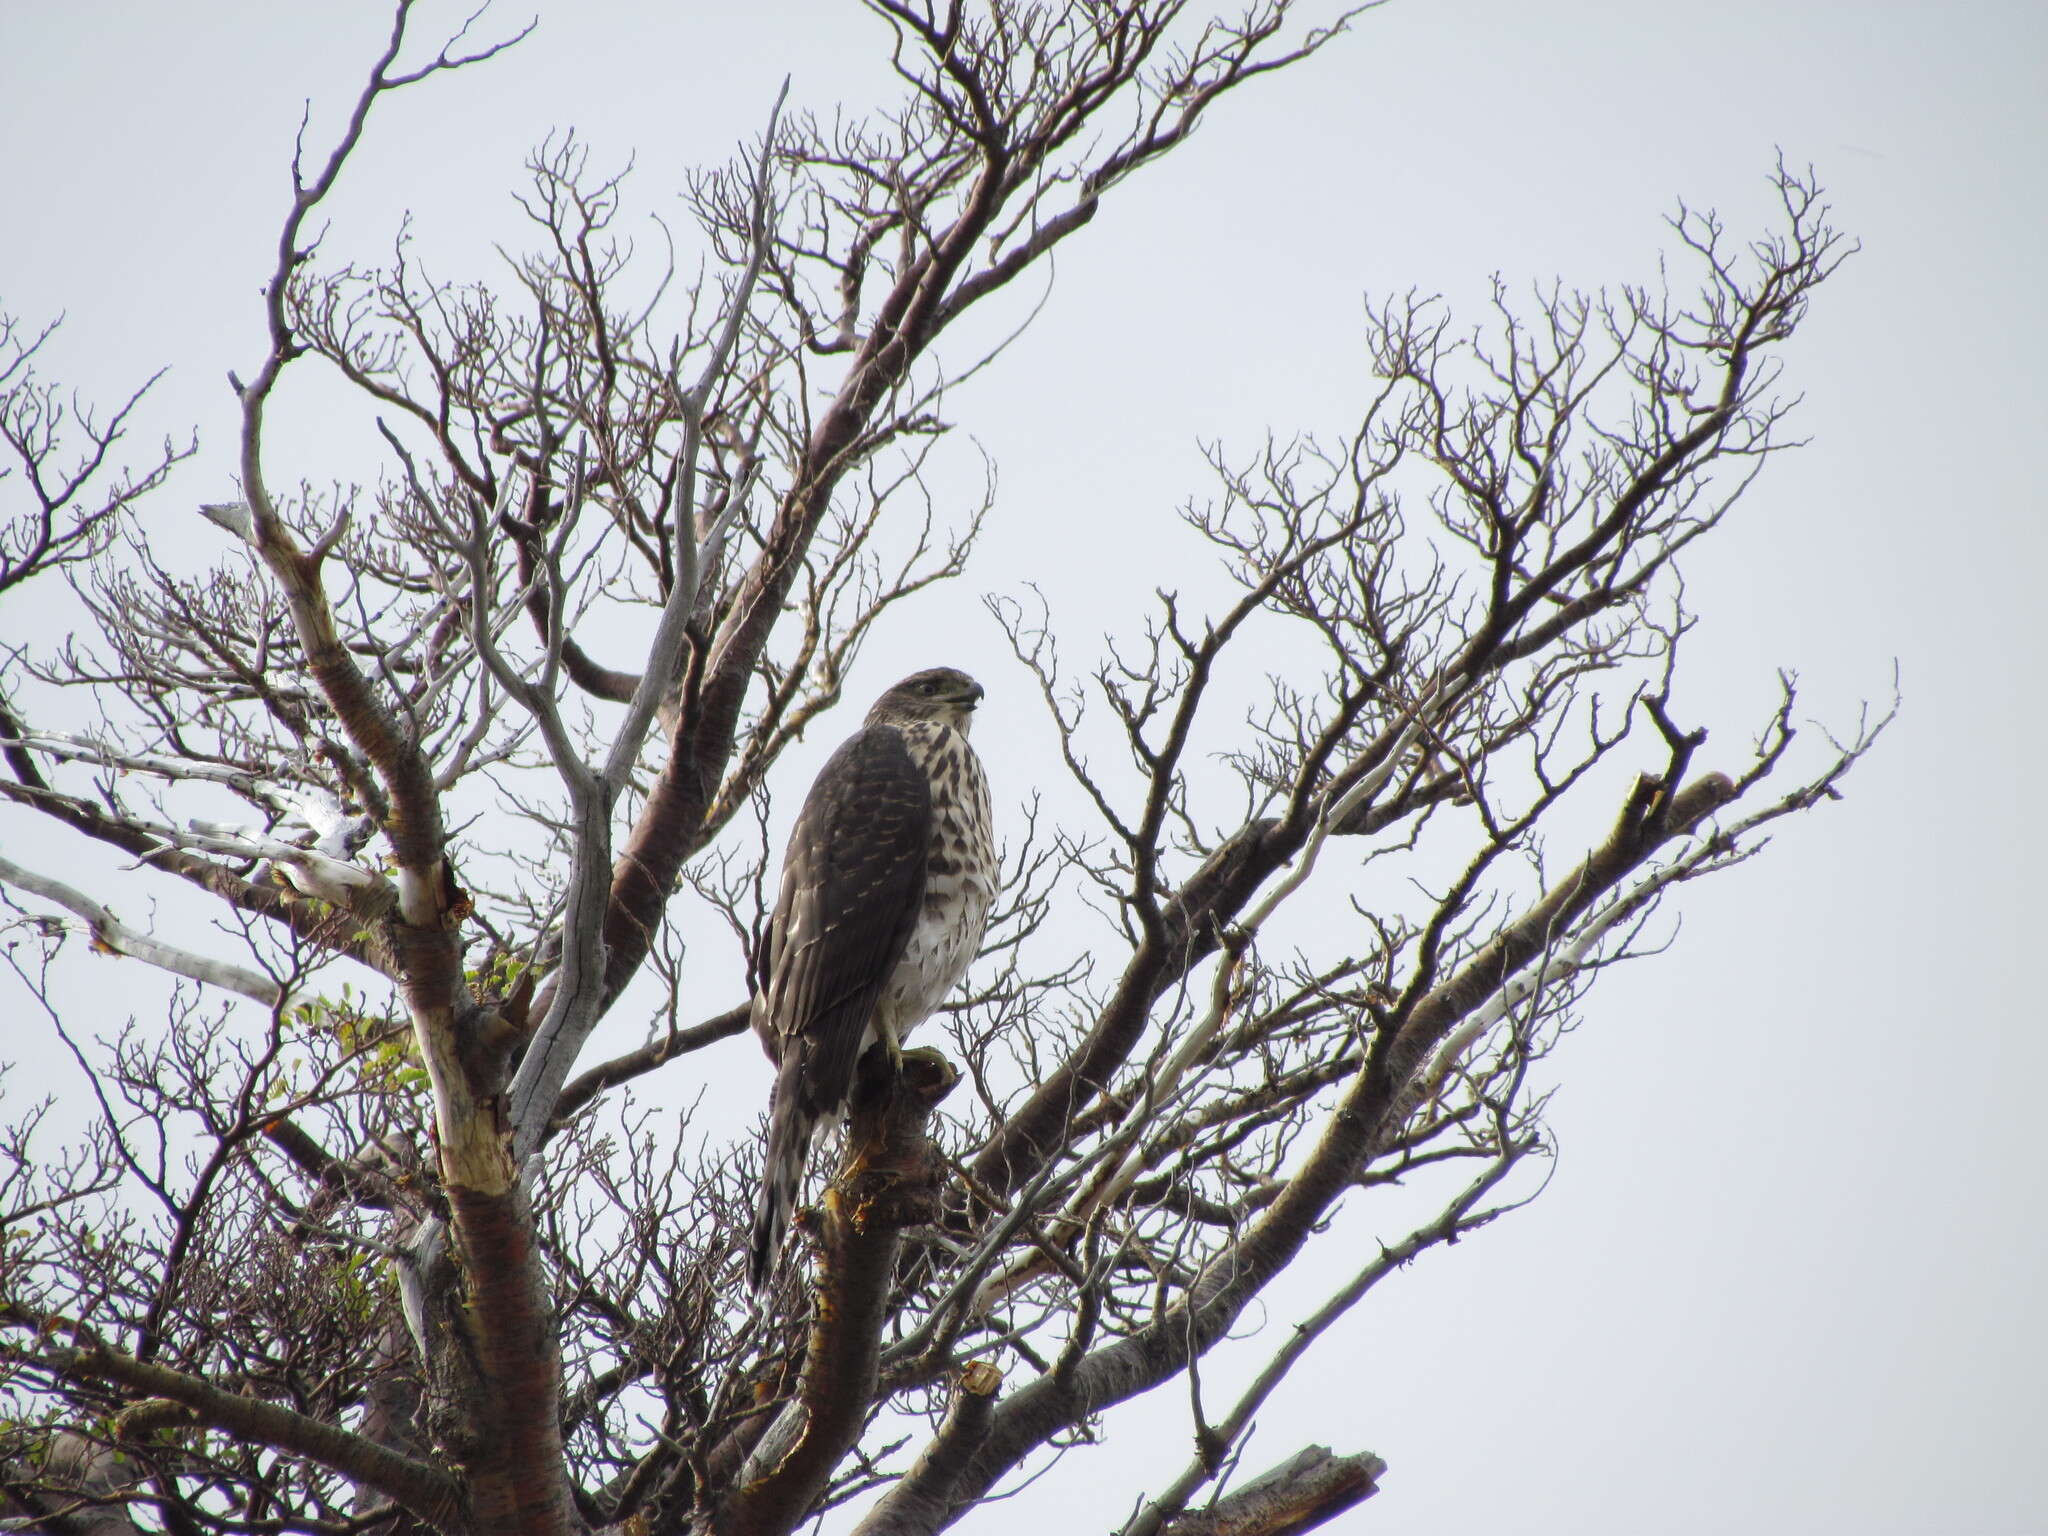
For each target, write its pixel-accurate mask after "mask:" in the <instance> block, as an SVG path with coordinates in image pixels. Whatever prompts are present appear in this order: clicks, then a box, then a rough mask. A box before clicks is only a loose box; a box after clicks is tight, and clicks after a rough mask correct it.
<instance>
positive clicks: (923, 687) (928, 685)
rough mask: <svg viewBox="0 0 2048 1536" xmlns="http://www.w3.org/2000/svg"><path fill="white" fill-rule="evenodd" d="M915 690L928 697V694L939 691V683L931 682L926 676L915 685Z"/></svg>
mask: <svg viewBox="0 0 2048 1536" xmlns="http://www.w3.org/2000/svg"><path fill="white" fill-rule="evenodd" d="M917 691H918V692H919V693H922V694H924V695H926V696H927V697H929V696H930V695H932V694H934V693H937V692H938V691H939V685H938V684H937V683H935V682H933V681H932V680H931V679H930V678H926V679H925V680H924V681H923V682H921V683H919V684H918V685H917Z"/></svg>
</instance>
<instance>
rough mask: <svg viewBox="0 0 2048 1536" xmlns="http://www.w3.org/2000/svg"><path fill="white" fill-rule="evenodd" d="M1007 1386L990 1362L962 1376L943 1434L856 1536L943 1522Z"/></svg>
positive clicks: (896, 1535)
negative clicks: (1000, 1395)
mask: <svg viewBox="0 0 2048 1536" xmlns="http://www.w3.org/2000/svg"><path fill="white" fill-rule="evenodd" d="M1002 1385H1003V1373H1002V1372H1001V1371H999V1370H997V1369H996V1368H995V1367H994V1366H993V1365H991V1364H989V1362H987V1361H986V1360H977V1361H975V1362H974V1363H972V1364H971V1365H969V1366H967V1367H966V1368H965V1369H964V1370H962V1371H961V1373H960V1379H959V1381H958V1383H957V1384H956V1386H955V1388H954V1391H953V1401H952V1404H951V1406H949V1407H948V1408H947V1410H946V1419H945V1422H944V1423H943V1424H941V1425H940V1426H939V1432H938V1433H937V1434H936V1435H934V1436H932V1439H931V1443H930V1444H929V1445H927V1446H926V1447H925V1448H924V1451H923V1453H922V1454H921V1455H919V1457H918V1458H917V1461H916V1462H915V1464H913V1465H912V1467H911V1469H910V1470H909V1471H908V1472H906V1473H904V1474H903V1477H902V1478H901V1480H899V1481H898V1482H897V1484H896V1486H895V1487H894V1488H891V1489H890V1490H889V1491H888V1492H887V1493H886V1494H884V1495H883V1496H882V1498H881V1499H880V1500H879V1501H878V1502H877V1503H876V1505H875V1507H874V1508H873V1509H871V1510H869V1511H868V1514H867V1518H866V1519H864V1520H862V1521H861V1523H860V1524H859V1525H857V1526H855V1527H854V1528H853V1536H900V1533H910V1532H919V1531H928V1530H931V1529H933V1528H934V1527H936V1526H937V1525H938V1524H940V1523H942V1517H943V1516H944V1514H945V1512H946V1510H947V1508H948V1507H949V1505H950V1503H951V1499H952V1492H953V1486H954V1484H956V1483H958V1482H959V1481H960V1478H961V1475H962V1474H963V1473H964V1472H966V1470H967V1465H968V1463H969V1462H970V1461H972V1460H973V1458H974V1453H975V1452H976V1451H978V1450H980V1449H981V1443H982V1441H984V1440H986V1439H987V1438H988V1427H989V1424H990V1423H991V1422H992V1421H993V1419H994V1417H995V1406H996V1393H997V1392H999V1391H1001V1390H1002Z"/></svg>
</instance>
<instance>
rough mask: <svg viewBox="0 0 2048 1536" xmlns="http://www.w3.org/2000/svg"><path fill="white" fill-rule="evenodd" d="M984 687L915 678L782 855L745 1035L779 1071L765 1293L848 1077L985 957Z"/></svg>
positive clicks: (990, 867) (813, 798) (841, 1108)
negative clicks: (980, 720)
mask: <svg viewBox="0 0 2048 1536" xmlns="http://www.w3.org/2000/svg"><path fill="white" fill-rule="evenodd" d="M981 696H982V687H981V684H979V683H977V682H976V681H975V680H974V679H973V678H971V677H969V676H968V675H967V674H966V673H965V672H958V671H955V670H954V669H953V668H951V667H933V668H931V669H930V670H928V671H924V672H917V673H913V674H912V675H911V676H909V677H906V678H905V679H903V681H902V682H900V683H898V684H897V685H896V686H895V687H893V688H891V689H890V690H889V691H888V692H887V693H884V694H883V695H882V696H881V697H880V698H879V699H877V700H876V701H875V706H874V708H873V709H870V710H869V711H868V716H867V721H866V723H865V724H863V725H862V726H861V728H860V729H859V730H858V731H856V732H855V733H854V734H853V735H852V736H851V737H849V738H848V739H847V740H846V742H845V743H844V744H843V745H841V746H840V748H839V750H838V751H836V752H834V753H833V754H832V756H831V757H830V758H829V759H828V760H827V761H826V763H825V766H824V767H823V768H822V769H820V770H819V772H818V778H817V782H816V783H814V784H812V786H811V792H810V794H809V796H808V797H806V798H805V800H804V805H803V809H802V810H801V811H800V812H798V814H797V819H796V826H795V827H794V828H793V829H792V830H791V831H790V834H789V847H788V849H787V850H786V851H785V852H784V854H783V856H782V888H781V892H780V894H779V895H778V896H777V897H776V901H775V915H774V917H773V918H772V919H771V920H770V922H769V924H768V934H767V938H766V940H765V941H764V944H763V946H762V953H761V956H760V958H759V964H758V977H759V984H758V986H757V987H756V990H755V992H754V1002H753V1018H752V1022H753V1026H754V1032H755V1033H756V1034H758V1035H759V1036H760V1037H761V1044H762V1046H763V1047H764V1048H765V1049H766V1050H767V1052H768V1059H769V1060H770V1061H772V1062H774V1063H776V1068H777V1070H776V1074H775V1088H774V1092H773V1093H772V1095H771V1096H770V1098H769V1100H768V1152H767V1157H766V1159H765V1161H764V1163H763V1165H762V1169H761V1192H760V1197H759V1203H758V1204H757V1205H756V1207H755V1212H754V1240H753V1249H752V1254H751V1260H750V1265H749V1270H748V1273H749V1276H750V1278H751V1279H752V1281H753V1286H754V1290H755V1291H756V1292H757V1293H758V1292H760V1291H762V1290H764V1289H765V1288H766V1287H767V1284H768V1281H769V1279H770V1278H771V1277H772V1276H773V1274H774V1272H775V1264H776V1260H777V1258H778V1257H779V1256H780V1254H781V1252H782V1244H783V1239H784V1238H785V1236H786V1235H787V1234H788V1231H789V1218H790V1213H791V1212H792V1211H793V1210H794V1209H795V1207H796V1197H797V1190H798V1188H799V1187H800V1186H801V1185H802V1183H803V1176H804V1165H805V1162H806V1161H807V1160H808V1158H809V1156H810V1150H811V1143H812V1141H813V1140H815V1139H816V1137H817V1136H818V1134H819V1132H821V1131H823V1130H827V1129H829V1128H830V1127H832V1126H834V1125H836V1124H837V1123H838V1122H839V1119H840V1117H841V1115H842V1114H843V1113H844V1112H845V1109H846V1103H847V1099H848V1097H849V1095H850V1094H851V1093H852V1091H853V1074H854V1064H855V1063H856V1062H858V1061H859V1060H860V1057H861V1054H862V1053H863V1052H864V1051H866V1050H867V1048H868V1047H869V1046H870V1045H873V1044H874V1043H876V1042H877V1041H879V1042H881V1044H882V1045H883V1047H884V1048H885V1049H886V1050H887V1051H888V1052H889V1054H890V1057H891V1058H892V1059H894V1058H895V1057H897V1056H898V1055H900V1053H901V1051H902V1049H903V1041H904V1039H905V1038H906V1037H907V1036H908V1035H909V1034H910V1032H911V1031H912V1030H913V1029H915V1028H916V1027H917V1026H918V1025H919V1024H921V1023H923V1022H924V1020H925V1018H926V1016H927V1015H929V1014H930V1013H931V1012H932V1010H933V1009H935V1008H937V1007H938V1006H939V1004H940V1003H941V1002H943V1001H944V1000H945V997H946V994H947V993H949V992H951V991H952V990H953V986H954V983H956V982H957V981H959V979H960V976H961V973H962V972H964V971H965V970H966V969H967V964H968V962H969V961H970V960H972V959H973V958H974V956H975V954H976V953H977V952H978V951H979V950H980V948H981V935H982V930H983V929H984V928H986V927H987V925H988V909H989V904H990V902H992V901H993V900H994V899H995V889H996V854H995V841H994V835H993V831H992V826H991V823H992V817H991V816H990V813H989V799H988V781H987V779H985V778H984V777H983V776H982V771H981V759H980V758H978V757H976V756H975V754H974V749H973V748H972V747H970V746H969V745H968V744H967V727H968V722H969V720H970V719H971V717H972V715H973V712H974V706H975V704H976V703H977V702H979V701H980V699H981Z"/></svg>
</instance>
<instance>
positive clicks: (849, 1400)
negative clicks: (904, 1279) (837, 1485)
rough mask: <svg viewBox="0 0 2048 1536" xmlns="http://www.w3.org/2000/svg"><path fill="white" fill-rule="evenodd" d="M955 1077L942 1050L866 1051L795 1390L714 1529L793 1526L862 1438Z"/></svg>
mask: <svg viewBox="0 0 2048 1536" xmlns="http://www.w3.org/2000/svg"><path fill="white" fill-rule="evenodd" d="M959 1080H960V1076H959V1073H958V1072H957V1071H955V1070H954V1068H953V1066H952V1064H951V1063H950V1062H948V1061H947V1060H946V1059H945V1057H943V1056H941V1055H940V1054H939V1053H938V1052H936V1051H931V1050H916V1051H908V1052H905V1053H904V1056H903V1074H902V1076H901V1078H892V1077H891V1076H890V1074H889V1071H888V1063H887V1058H886V1056H885V1055H884V1054H883V1053H882V1052H881V1051H879V1050H870V1051H869V1052H868V1054H867V1055H866V1056H865V1057H863V1058H862V1061H861V1068H860V1075H859V1079H858V1082H857V1084H856V1087H855V1095H854V1101H853V1108H852V1112H851V1114H850V1115H849V1116H848V1126H847V1136H846V1145H847V1157H846V1160H845V1162H844V1163H843V1164H842V1166H841V1169H840V1172H839V1175H838V1177H837V1178H835V1179H834V1180H833V1182H832V1184H831V1186H830V1187H829V1188H828V1189H827V1190H826V1193H825V1199H824V1204H823V1210H822V1212H821V1213H820V1217H819V1221H818V1246H819V1261H818V1277H817V1284H816V1294H815V1297H814V1298H813V1304H812V1315H811V1327H810V1336H809V1339H808V1342H807V1345H806V1348H805V1352H804V1367H803V1375H802V1378H801V1380H800V1381H799V1383H798V1385H797V1395H796V1401H795V1402H794V1403H792V1404H791V1405H790V1407H789V1408H788V1409H786V1410H785V1411H784V1414H783V1416H782V1418H781V1419H780V1420H779V1421H778V1422H777V1424H776V1426H775V1427H774V1428H773V1429H771V1430H770V1431H769V1432H768V1434H767V1435H766V1436H765V1437H764V1439H763V1440H762V1443H761V1446H760V1447H759V1449H757V1450H756V1452H755V1453H754V1455H753V1457H752V1458H750V1460H749V1462H748V1465H747V1470H746V1472H744V1473H742V1476H741V1485H740V1487H739V1488H738V1489H737V1490H736V1491H735V1492H734V1493H733V1494H732V1495H731V1496H730V1497H729V1498H727V1499H726V1500H725V1502H724V1503H723V1504H722V1505H721V1506H720V1507H719V1509H718V1511H717V1513H716V1514H715V1516H714V1517H713V1520H712V1523H711V1530H712V1531H713V1532H715V1533H716V1536H782V1533H784V1532H787V1531H790V1530H793V1529H795V1527H796V1525H797V1524H798V1522H800V1521H801V1520H802V1519H803V1518H804V1516H805V1515H806V1514H807V1513H808V1512H809V1510H810V1508H811V1506H812V1504H813V1503H814V1502H815V1501H816V1499H817V1497H818V1495H819V1494H820V1493H822V1492H823V1491H824V1489H825V1485H826V1483H827V1482H828V1481H829V1480H830V1478H831V1475H832V1470H833V1468H834V1467H836V1466H837V1465H838V1464H839V1459H840V1458H841V1457H842V1456H844V1455H845V1454H846V1452H847V1451H848V1450H849V1449H850V1448H851V1447H852V1446H853V1444H854V1442H855V1441H856V1440H858V1439H859V1437H860V1432H861V1428H862V1426H863V1424H864V1423H865V1422H866V1419H867V1414H868V1408H869V1404H870V1400H871V1399H872V1397H873V1395H874V1389H875V1379H876V1371H877V1363H878V1360H879V1355H880V1349H879V1341H880V1338H881V1331H882V1323H883V1320H884V1318H885V1317H886V1315H887V1311H888V1303H889V1297H890V1293H891V1290H892V1289H893V1285H892V1282H893V1281H894V1278H895V1273H896V1256H897V1251H898V1249H899V1248H900V1247H901V1246H902V1231H903V1229H904V1228H905V1227H908V1226H915V1225H919V1224H921V1223H926V1222H929V1221H931V1220H932V1219H933V1217H934V1216H935V1215H936V1213H937V1201H938V1187H939V1165H938V1163H937V1160H936V1158H935V1157H934V1155H933V1153H932V1149H931V1145H930V1143H929V1142H928V1141H927V1140H926V1138H925V1128H926V1125H927V1123H928V1122H929V1121H930V1119H931V1115H932V1112H933V1110H935V1109H936V1108H937V1107H938V1105H939V1101H940V1100H942V1099H943V1098H945V1096H946V1095H947V1094H949V1093H951V1092H952V1091H953V1087H954V1085H955V1084H956V1083H958V1082H959Z"/></svg>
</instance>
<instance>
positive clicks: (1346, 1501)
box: [1166, 1445, 1387, 1536]
mask: <svg viewBox="0 0 2048 1536" xmlns="http://www.w3.org/2000/svg"><path fill="white" fill-rule="evenodd" d="M1386 1471H1387V1464H1386V1463H1385V1462H1384V1461H1382V1460H1380V1458H1379V1457H1377V1456H1375V1455H1373V1454H1372V1453H1371V1452H1369V1451H1361V1452H1359V1453H1358V1454H1357V1455H1355V1456H1336V1455H1332V1454H1331V1452H1330V1448H1329V1447H1328V1446H1323V1445H1311V1446H1309V1447H1307V1448H1306V1449H1305V1450H1303V1451H1301V1452H1300V1453H1299V1454H1298V1455H1295V1456H1293V1457H1291V1458H1289V1459H1288V1460H1286V1461H1284V1462H1282V1463H1281V1464H1280V1465H1279V1466H1277V1467H1275V1468H1273V1470H1272V1471H1270V1472H1268V1473H1266V1474H1265V1475H1264V1476H1262V1477H1257V1478H1254V1479H1253V1480H1252V1481H1251V1482H1249V1483H1246V1484H1245V1485H1244V1486H1243V1487H1242V1488H1240V1489H1238V1490H1237V1492H1235V1493H1232V1494H1228V1495H1226V1496H1224V1497H1223V1498H1220V1499H1218V1500H1216V1501H1215V1502H1214V1503H1213V1504H1211V1505H1210V1506H1209V1507H1208V1508H1207V1509H1200V1510H1195V1511H1193V1512H1191V1513H1189V1514H1185V1515H1182V1516H1180V1517H1179V1518H1178V1519H1176V1520H1174V1521H1173V1522H1172V1523H1171V1524H1170V1525H1168V1526H1167V1527H1166V1536H1297V1533H1299V1532H1302V1531H1312V1530H1314V1529H1315V1528H1316V1527H1317V1526H1319V1525H1322V1524H1323V1523H1324V1522H1325V1521H1329V1520H1334V1519H1335V1518H1336V1517H1337V1516H1338V1515H1341V1514H1342V1513H1344V1511H1345V1510H1347V1509H1351V1508H1354V1507H1356V1506H1357V1505H1359V1504H1363V1503H1364V1502H1365V1501H1366V1500H1367V1499H1369V1498H1371V1497H1372V1496H1373V1495H1374V1494H1376V1493H1378V1492H1379V1491H1380V1488H1379V1480H1380V1478H1382V1477H1383V1476H1385V1475H1386Z"/></svg>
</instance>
